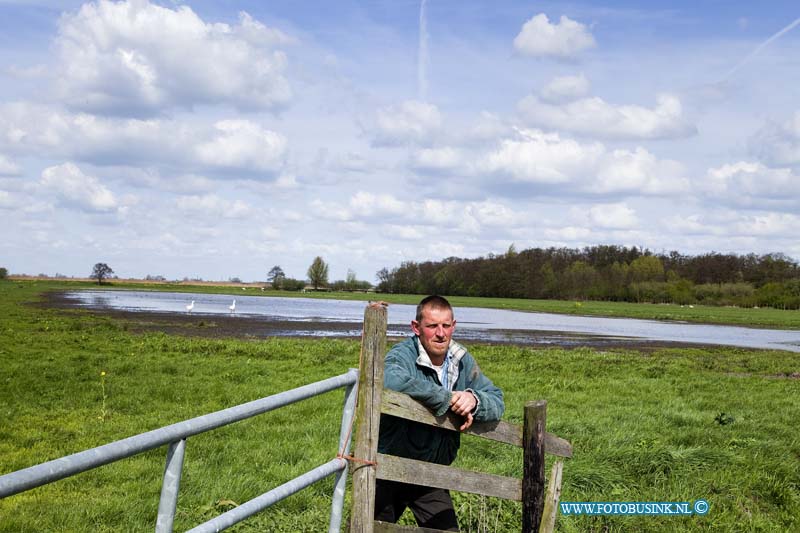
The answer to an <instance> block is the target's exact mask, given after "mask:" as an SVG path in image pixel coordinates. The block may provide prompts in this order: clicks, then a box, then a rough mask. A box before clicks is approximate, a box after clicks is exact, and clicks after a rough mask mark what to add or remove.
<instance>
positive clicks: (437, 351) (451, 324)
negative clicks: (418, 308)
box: [411, 307, 456, 364]
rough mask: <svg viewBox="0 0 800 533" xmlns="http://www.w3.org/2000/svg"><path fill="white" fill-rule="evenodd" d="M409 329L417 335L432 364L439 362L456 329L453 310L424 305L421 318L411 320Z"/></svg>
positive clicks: (445, 352) (445, 353)
mask: <svg viewBox="0 0 800 533" xmlns="http://www.w3.org/2000/svg"><path fill="white" fill-rule="evenodd" d="M411 330H412V331H413V332H414V333H416V334H417V335H418V336H419V341H420V342H421V343H422V347H423V348H425V351H426V352H428V355H429V356H430V358H431V361H432V362H433V363H434V364H441V361H443V360H444V356H445V355H447V348H448V347H449V346H450V338H451V337H452V336H453V332H454V331H455V330H456V321H455V320H453V312H452V311H450V310H449V309H439V308H432V307H425V308H424V309H423V310H422V320H420V321H419V322H417V321H416V320H412V321H411Z"/></svg>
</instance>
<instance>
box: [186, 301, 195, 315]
mask: <svg viewBox="0 0 800 533" xmlns="http://www.w3.org/2000/svg"><path fill="white" fill-rule="evenodd" d="M192 309H194V300H192V303H190V304H189V305H187V306H186V312H187V313H191V312H192Z"/></svg>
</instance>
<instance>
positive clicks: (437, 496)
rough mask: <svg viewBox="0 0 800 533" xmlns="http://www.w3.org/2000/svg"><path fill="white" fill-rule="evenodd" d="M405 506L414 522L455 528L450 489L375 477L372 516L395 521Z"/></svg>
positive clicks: (454, 529)
mask: <svg viewBox="0 0 800 533" xmlns="http://www.w3.org/2000/svg"><path fill="white" fill-rule="evenodd" d="M406 507H408V508H410V509H411V512H412V513H414V518H416V519H417V525H418V526H420V527H428V528H432V529H441V530H444V531H458V519H457V518H456V512H455V510H454V509H453V500H451V499H450V492H449V491H446V490H444V489H434V488H431V487H422V486H420V485H409V484H408V483H399V482H397V481H386V480H383V479H378V480H376V481H375V520H381V521H382V522H397V521H398V520H399V519H400V516H401V515H402V514H403V511H405V510H406Z"/></svg>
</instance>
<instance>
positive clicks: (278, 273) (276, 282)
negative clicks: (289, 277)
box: [267, 265, 286, 289]
mask: <svg viewBox="0 0 800 533" xmlns="http://www.w3.org/2000/svg"><path fill="white" fill-rule="evenodd" d="M285 279H286V274H285V273H284V272H283V269H282V268H281V267H280V266H278V265H275V266H274V267H272V268H271V269H270V271H269V273H267V281H269V282H270V284H271V285H272V288H273V289H280V288H281V283H282V282H283V280H285Z"/></svg>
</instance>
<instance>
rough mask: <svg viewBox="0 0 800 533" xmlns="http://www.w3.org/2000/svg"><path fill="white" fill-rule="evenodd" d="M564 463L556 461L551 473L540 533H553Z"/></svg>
mask: <svg viewBox="0 0 800 533" xmlns="http://www.w3.org/2000/svg"><path fill="white" fill-rule="evenodd" d="M563 470H564V463H563V462H562V461H556V462H554V463H553V469H552V470H551V471H550V482H549V483H547V495H545V497H544V511H543V512H542V525H540V526H539V533H553V530H554V529H555V527H556V517H557V516H558V501H559V500H560V499H561V474H562V473H563Z"/></svg>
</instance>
